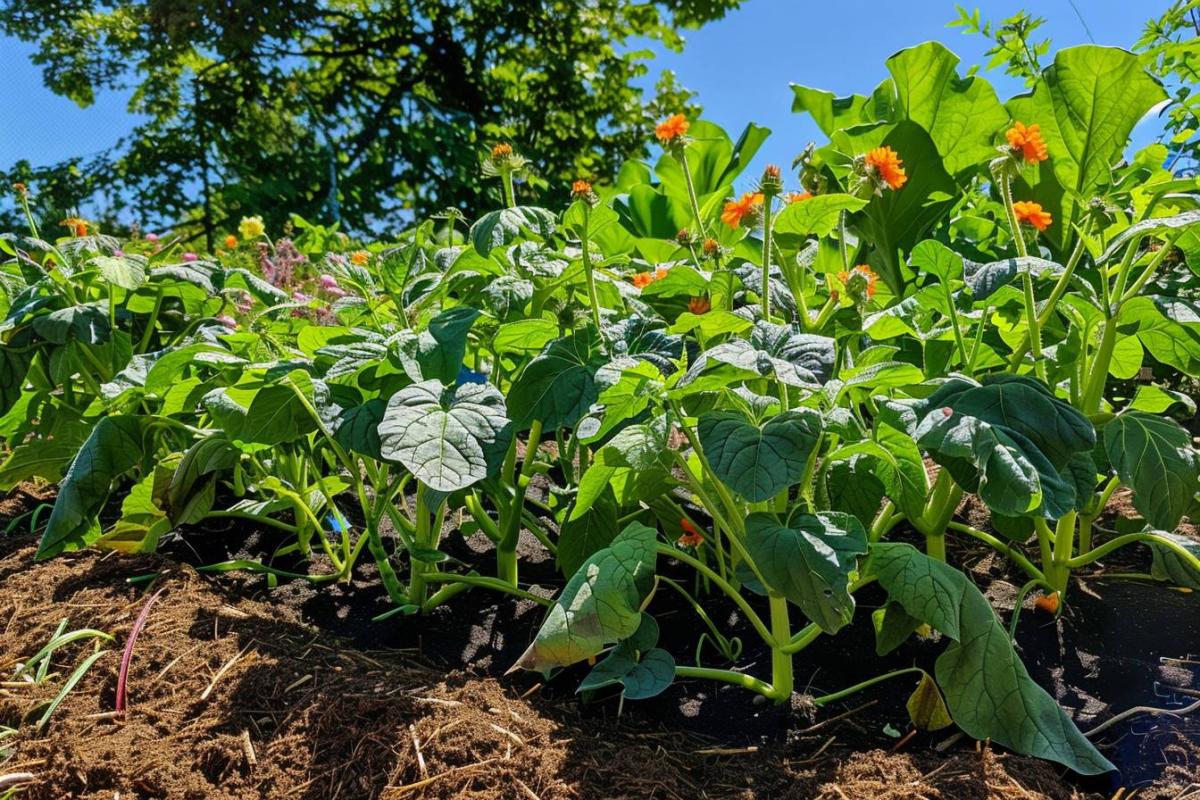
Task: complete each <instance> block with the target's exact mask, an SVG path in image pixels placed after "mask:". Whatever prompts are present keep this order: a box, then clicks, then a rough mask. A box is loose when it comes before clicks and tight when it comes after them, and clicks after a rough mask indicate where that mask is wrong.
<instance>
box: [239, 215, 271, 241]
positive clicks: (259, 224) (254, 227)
mask: <svg viewBox="0 0 1200 800" xmlns="http://www.w3.org/2000/svg"><path fill="white" fill-rule="evenodd" d="M266 232H267V226H266V225H264V224H263V218H262V217H258V216H255V217H242V221H241V223H239V224H238V233H240V234H242V238H243V239H245V240H246V241H250V240H251V239H257V238H258V237H260V236H262V235H263V234H264V233H266Z"/></svg>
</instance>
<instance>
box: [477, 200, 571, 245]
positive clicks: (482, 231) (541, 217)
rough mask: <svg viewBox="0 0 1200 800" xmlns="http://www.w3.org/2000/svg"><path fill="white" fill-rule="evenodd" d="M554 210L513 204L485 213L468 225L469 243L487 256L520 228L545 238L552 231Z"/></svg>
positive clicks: (517, 233) (513, 235)
mask: <svg viewBox="0 0 1200 800" xmlns="http://www.w3.org/2000/svg"><path fill="white" fill-rule="evenodd" d="M554 228H555V223H554V214H553V213H551V212H549V211H547V210H546V209H544V208H536V207H534V206H516V207H515V208H501V209H498V210H496V211H492V212H489V213H487V214H484V215H483V216H482V217H480V218H479V219H478V220H476V221H475V224H474V225H472V226H471V244H472V245H474V247H475V251H476V252H478V253H479V255H481V256H483V257H484V258H487V257H488V256H489V255H491V252H492V251H493V250H495V249H496V248H497V247H503V246H504V245H506V244H510V243H512V242H513V240H515V239H516V238H517V237H518V236H520V235H521V234H522V233H523V232H529V233H533V234H536V235H537V236H540V237H541V238H543V239H548V238H550V237H551V236H553V235H554Z"/></svg>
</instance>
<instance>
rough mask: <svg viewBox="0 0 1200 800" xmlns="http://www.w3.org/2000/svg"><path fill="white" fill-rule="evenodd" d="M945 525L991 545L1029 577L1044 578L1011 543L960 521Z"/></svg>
mask: <svg viewBox="0 0 1200 800" xmlns="http://www.w3.org/2000/svg"><path fill="white" fill-rule="evenodd" d="M947 527H948V528H949V529H950V530H952V531H957V532H958V533H965V534H967V535H968V536H971V537H974V538H976V539H978V540H979V541H981V542H986V543H987V544H989V545H991V546H992V547H993V548H995V549H996V550H997V551H999V552H1001V553H1003V554H1004V555H1005V557H1007V558H1008V560H1009V561H1011V562H1013V563H1014V564H1016V565H1017V566H1018V567H1020V568H1021V570H1022V571H1023V572H1025V574H1026V575H1028V576H1029V577H1031V578H1038V579H1044V578H1045V576H1044V575H1043V574H1042V571H1041V570H1040V569H1038V568H1037V567H1035V566H1034V565H1033V562H1032V561H1030V560H1029V559H1028V558H1026V557H1025V554H1024V553H1022V552H1020V551H1019V550H1014V549H1013V546H1012V544H1011V543H1009V542H1004V541H1001V540H1000V539H998V538H997V537H995V536H992V535H991V534H990V533H987V532H985V531H981V530H978V529H976V528H972V527H971V526H970V525H964V524H963V523H961V522H951V523H950V524H949V525H948V526H947Z"/></svg>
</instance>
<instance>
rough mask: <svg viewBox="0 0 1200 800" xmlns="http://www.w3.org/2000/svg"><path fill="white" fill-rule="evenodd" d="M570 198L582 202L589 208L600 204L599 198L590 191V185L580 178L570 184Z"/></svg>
mask: <svg viewBox="0 0 1200 800" xmlns="http://www.w3.org/2000/svg"><path fill="white" fill-rule="evenodd" d="M571 197H572V198H573V199H575V200H582V201H583V202H585V203H587V204H588V205H589V206H594V205H596V204H597V203H599V202H600V197H599V196H598V195H597V194H596V193H595V192H594V191H592V184H591V182H590V181H586V180H584V179H582V178H580V179H579V180H576V181H572V183H571Z"/></svg>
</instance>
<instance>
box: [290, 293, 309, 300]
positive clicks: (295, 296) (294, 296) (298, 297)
mask: <svg viewBox="0 0 1200 800" xmlns="http://www.w3.org/2000/svg"><path fill="white" fill-rule="evenodd" d="M292 299H293V300H295V301H296V302H297V303H307V302H308V301H309V300H312V298H311V297H309V296H308V295H306V294H305V293H304V292H292Z"/></svg>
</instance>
